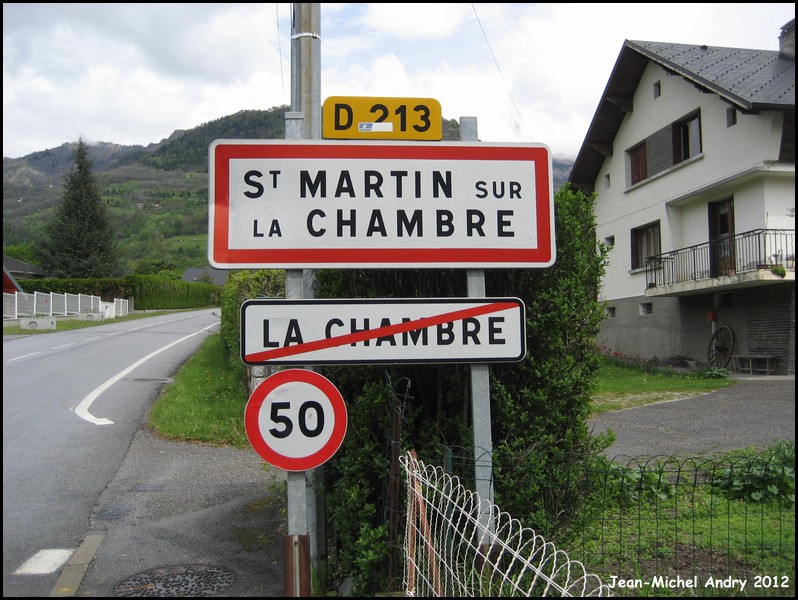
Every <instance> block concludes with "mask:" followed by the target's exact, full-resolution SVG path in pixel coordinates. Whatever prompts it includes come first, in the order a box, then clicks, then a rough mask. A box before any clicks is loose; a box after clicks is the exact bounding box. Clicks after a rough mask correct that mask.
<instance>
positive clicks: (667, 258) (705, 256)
mask: <svg viewBox="0 0 798 600" xmlns="http://www.w3.org/2000/svg"><path fill="white" fill-rule="evenodd" d="M777 265H781V266H783V267H785V268H787V269H794V268H795V230H794V229H755V230H753V231H748V232H746V233H741V234H739V235H735V236H734V237H728V238H726V239H721V240H717V241H713V242H707V243H705V244H697V245H695V246H689V247H687V248H680V249H679V250H672V251H671V252H665V253H663V254H659V255H656V256H649V257H648V258H646V287H647V288H651V287H657V286H666V285H674V284H678V283H683V282H687V281H699V280H701V279H711V278H713V277H723V276H726V275H734V274H736V273H744V272H746V271H756V270H757V269H763V268H770V267H772V266H777Z"/></svg>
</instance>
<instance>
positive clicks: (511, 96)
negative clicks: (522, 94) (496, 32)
mask: <svg viewBox="0 0 798 600" xmlns="http://www.w3.org/2000/svg"><path fill="white" fill-rule="evenodd" d="M471 9H472V10H473V11H474V16H475V17H476V19H477V23H479V28H480V30H481V31H482V37H484V38H485V43H486V44H487V45H488V50H489V51H490V55H491V56H492V57H493V64H495V65H496V70H497V71H498V72H499V77H501V78H502V81H503V82H504V85H505V87H506V88H507V95H508V96H510V100H511V101H512V103H513V106H514V107H515V112H516V113H518V118H519V119H521V125H523V127H524V131H526V135H527V137H529V141H532V134H530V133H529V128H528V127H527V126H526V122H525V121H524V117H523V115H522V114H521V111H520V110H519V108H518V104H516V102H515V98H513V92H512V90H511V89H510V86H509V85H507V80H506V79H505V78H504V74H503V73H502V69H501V67H500V66H499V61H498V60H496V55H495V54H493V48H491V46H490V42H489V41H488V36H487V34H486V33H485V28H484V27H482V21H480V20H479V15H478V14H477V7H476V6H474V3H473V2H472V3H471Z"/></svg>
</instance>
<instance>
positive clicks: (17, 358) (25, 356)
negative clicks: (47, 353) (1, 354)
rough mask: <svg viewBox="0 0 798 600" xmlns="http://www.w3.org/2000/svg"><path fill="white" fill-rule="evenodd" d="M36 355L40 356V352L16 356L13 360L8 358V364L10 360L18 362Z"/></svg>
mask: <svg viewBox="0 0 798 600" xmlns="http://www.w3.org/2000/svg"><path fill="white" fill-rule="evenodd" d="M37 354H41V353H40V352H31V353H30V354H23V355H22V356H16V357H14V358H9V359H8V362H11V361H12V360H19V359H20V358H28V357H29V356H36V355H37Z"/></svg>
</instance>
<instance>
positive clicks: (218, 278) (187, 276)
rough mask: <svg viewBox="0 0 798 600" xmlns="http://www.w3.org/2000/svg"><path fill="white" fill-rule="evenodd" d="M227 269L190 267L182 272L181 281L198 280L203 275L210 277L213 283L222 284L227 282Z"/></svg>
mask: <svg viewBox="0 0 798 600" xmlns="http://www.w3.org/2000/svg"><path fill="white" fill-rule="evenodd" d="M227 273H228V271H223V270H221V269H214V268H213V267H191V268H188V269H186V270H185V271H184V272H183V281H190V282H194V281H200V280H201V279H203V278H204V277H206V276H207V277H210V279H211V281H212V282H213V283H214V285H224V284H225V283H227Z"/></svg>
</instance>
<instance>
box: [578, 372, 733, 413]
mask: <svg viewBox="0 0 798 600" xmlns="http://www.w3.org/2000/svg"><path fill="white" fill-rule="evenodd" d="M734 384H735V382H734V380H733V379H731V378H730V377H729V376H728V371H726V370H725V369H707V370H704V371H675V370H673V369H668V368H662V367H650V366H645V365H630V364H626V363H621V362H616V361H613V360H609V359H605V360H604V361H602V365H601V368H600V369H599V371H598V374H597V377H596V389H595V392H594V394H593V399H592V402H591V414H592V415H593V416H595V415H598V414H601V413H604V412H609V411H613V410H623V409H625V408H633V407H635V406H643V405H646V404H653V403H655V402H664V401H666V400H678V399H681V398H689V397H692V396H700V395H702V394H708V393H709V392H712V391H715V390H718V389H721V388H725V387H729V386H732V385H734Z"/></svg>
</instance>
